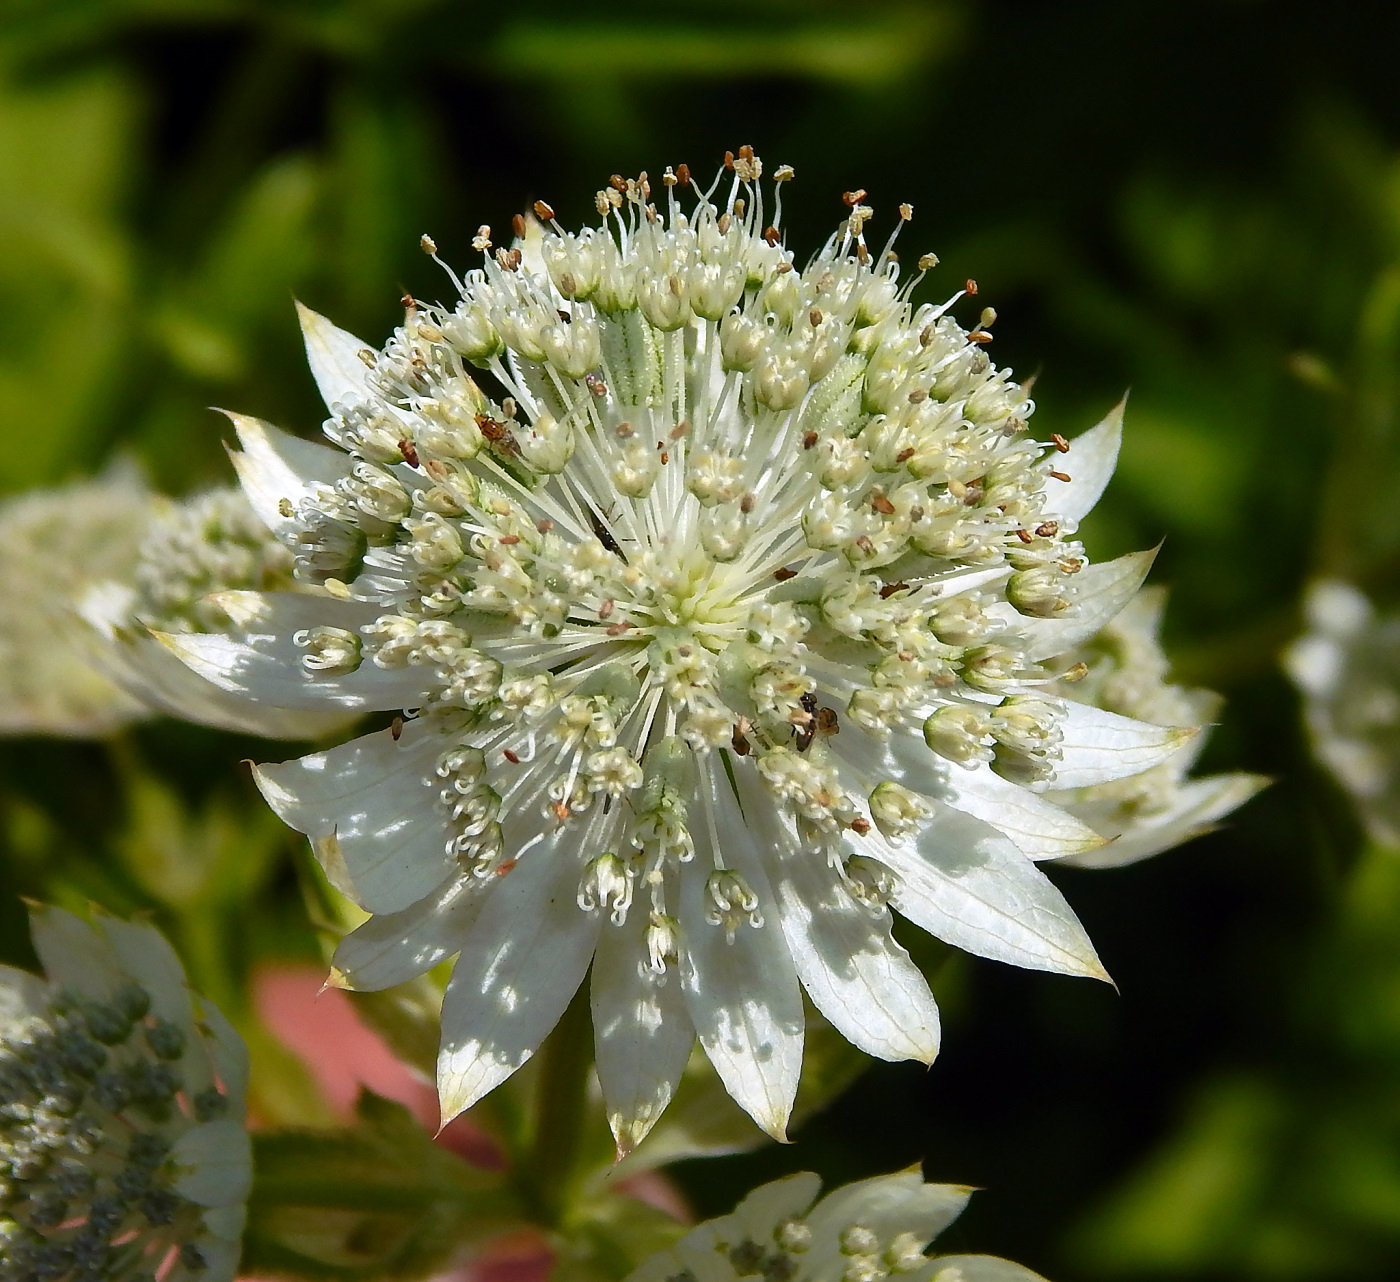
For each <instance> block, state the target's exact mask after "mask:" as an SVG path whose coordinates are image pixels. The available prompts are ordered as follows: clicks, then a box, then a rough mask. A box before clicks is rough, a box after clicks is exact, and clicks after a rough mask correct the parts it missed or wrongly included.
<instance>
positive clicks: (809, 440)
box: [802, 432, 820, 450]
mask: <svg viewBox="0 0 1400 1282" xmlns="http://www.w3.org/2000/svg"><path fill="white" fill-rule="evenodd" d="M819 439H820V437H818V436H817V434H816V433H815V432H803V433H802V448H803V449H804V450H810V449H811V448H812V447H813V446H814V445H816V443H817V441H818V440H819Z"/></svg>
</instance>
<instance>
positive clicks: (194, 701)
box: [81, 488, 347, 739]
mask: <svg viewBox="0 0 1400 1282" xmlns="http://www.w3.org/2000/svg"><path fill="white" fill-rule="evenodd" d="M293 586H294V584H293V580H292V557H291V553H290V552H288V551H287V549H286V548H284V547H283V546H282V544H280V543H279V542H278V541H277V540H276V539H275V538H273V536H272V534H271V532H270V531H269V530H268V528H267V526H266V525H264V524H263V522H262V521H260V520H259V519H258V517H257V516H256V515H255V514H254V512H253V509H252V508H251V507H250V506H249V504H248V500H247V499H246V498H245V497H244V496H243V494H242V492H241V491H240V490H238V489H236V488H228V489H220V490H211V491H209V492H208V493H205V494H199V495H196V496H194V497H193V498H189V499H185V500H182V501H179V502H176V501H172V500H161V501H160V504H159V506H158V507H157V508H156V509H155V513H154V515H153V516H152V518H151V520H150V522H149V525H148V527H147V529H146V533H145V537H144V538H143V539H142V540H141V545H140V549H139V552H138V553H137V555H136V557H135V558H134V565H133V566H132V567H129V568H128V569H127V573H126V574H125V575H123V576H121V577H114V578H111V579H108V580H106V581H105V582H102V583H100V584H98V585H97V586H95V587H94V588H92V589H91V590H90V591H88V592H87V593H86V594H85V596H84V599H83V601H82V604H81V608H82V613H83V616H84V617H85V618H86V619H87V621H88V623H90V624H91V625H92V626H93V627H94V628H96V629H97V631H98V632H99V633H100V634H101V635H102V637H103V638H104V640H105V642H106V644H105V645H102V646H99V647H95V648H94V662H95V663H96V664H97V665H98V666H99V667H100V669H101V670H102V671H103V672H104V673H105V674H106V675H107V676H108V677H110V678H111V679H112V680H113V681H114V682H116V683H117V684H118V685H119V686H120V687H121V688H122V689H123V690H125V691H126V693H127V694H128V695H130V696H131V697H132V698H133V699H136V700H139V701H140V702H141V703H143V704H145V705H146V706H147V707H148V708H150V709H151V710H152V711H155V712H163V713H165V714H166V715H168V716H172V717H178V718H179V719H181V720H183V721H195V722H199V723H200V724H202V725H209V726H215V727H217V728H218V729H221V730H232V731H235V732H242V733H247V734H257V735H263V736H265V737H267V738H271V739H314V738H317V737H318V736H320V735H323V734H325V733H328V732H330V731H332V730H336V729H343V728H344V727H345V725H346V722H347V717H346V715H345V714H343V713H334V712H331V713H327V712H324V711H321V712H315V711H307V710H306V709H304V708H303V709H291V710H288V709H284V708H276V707H269V706H267V705H264V704H254V703H250V702H249V701H248V700H247V699H244V698H239V697H237V696H233V695H230V694H229V693H228V692H227V691H226V690H222V689H220V688H219V687H218V686H216V685H214V684H212V683H211V682H209V681H206V680H204V679H203V678H202V677H199V676H196V675H195V674H194V673H193V672H192V671H191V670H190V669H189V668H188V667H187V666H186V665H185V664H183V663H181V662H180V661H179V660H178V659H176V658H175V657H174V656H173V655H172V654H171V653H170V651H169V650H168V649H167V648H166V647H165V646H164V645H162V644H161V643H160V642H159V641H157V640H156V638H155V637H154V636H153V635H152V631H153V630H154V631H158V632H162V633H171V632H175V633H189V632H208V633H217V632H219V631H221V630H222V629H224V628H225V627H227V626H228V623H229V619H228V617H227V615H226V614H225V612H224V611H223V610H222V609H221V608H220V607H219V605H218V603H217V598H216V596H215V595H214V594H216V593H218V592H224V591H242V590H250V589H252V590H278V589H282V590H286V589H291V588H292V587H293Z"/></svg>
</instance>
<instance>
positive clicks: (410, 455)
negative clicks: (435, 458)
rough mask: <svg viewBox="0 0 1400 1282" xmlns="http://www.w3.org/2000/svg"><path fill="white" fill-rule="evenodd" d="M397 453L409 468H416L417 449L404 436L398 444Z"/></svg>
mask: <svg viewBox="0 0 1400 1282" xmlns="http://www.w3.org/2000/svg"><path fill="white" fill-rule="evenodd" d="M399 453H400V454H402V455H403V461H404V462H405V463H407V464H408V465H409V467H417V466H418V450H417V447H416V446H415V445H414V444H413V442H412V441H410V440H409V439H408V437H406V436H405V437H404V438H403V439H402V440H401V441H400V442H399Z"/></svg>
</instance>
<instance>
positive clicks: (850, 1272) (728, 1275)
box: [627, 1171, 1043, 1282]
mask: <svg viewBox="0 0 1400 1282" xmlns="http://www.w3.org/2000/svg"><path fill="white" fill-rule="evenodd" d="M820 1188H821V1180H820V1179H819V1178H818V1177H817V1176H815V1175H812V1174H810V1173H808V1172H803V1173H802V1174H800V1175H790V1176H788V1177H787V1178H786V1179H782V1180H776V1181H774V1182H773V1183H772V1184H765V1185H763V1187H762V1188H758V1189H755V1190H754V1191H753V1192H752V1193H750V1194H749V1195H748V1197H746V1198H745V1199H744V1200H743V1201H742V1202H741V1203H740V1204H739V1205H738V1206H737V1207H735V1209H734V1210H733V1212H731V1213H730V1214H729V1215H724V1216H721V1217H720V1218H718V1219H714V1220H706V1221H705V1222H704V1223H703V1224H700V1225H697V1226H696V1227H695V1228H694V1229H692V1230H691V1231H690V1232H689V1233H688V1234H686V1236H685V1237H684V1238H682V1239H681V1240H680V1241H679V1242H678V1243H676V1245H675V1246H673V1247H671V1248H670V1249H669V1250H666V1251H659V1252H657V1254H655V1255H653V1256H652V1257H651V1258H650V1259H648V1260H647V1261H645V1262H644V1263H643V1264H642V1265H641V1266H640V1267H639V1268H637V1269H636V1270H635V1271H634V1272H633V1273H632V1274H631V1276H630V1277H629V1278H628V1279H627V1282H739V1280H740V1279H742V1278H761V1279H762V1280H763V1282H884V1279H886V1278H909V1279H914V1280H916V1282H1043V1279H1041V1278H1040V1275H1039V1274H1036V1273H1032V1272H1031V1271H1030V1270H1029V1269H1025V1268H1022V1267H1021V1266H1020V1265H1019V1264H1012V1263H1010V1262H1009V1261H1007V1260H1001V1259H997V1258H996V1257H994V1256H987V1255H957V1256H953V1255H944V1256H935V1257H929V1256H928V1255H927V1254H925V1249H926V1248H927V1246H928V1244H929V1243H930V1242H931V1241H932V1240H933V1239H934V1238H935V1237H937V1236H938V1234H940V1233H941V1232H942V1231H943V1230H944V1229H945V1228H947V1226H948V1225H949V1224H951V1223H952V1222H953V1221H954V1220H955V1219H957V1217H958V1215H959V1214H960V1213H961V1212H962V1209H963V1207H964V1206H966V1205H967V1201H968V1198H969V1197H970V1196H971V1194H972V1190H971V1189H970V1188H964V1187H961V1186H959V1185H956V1184H925V1183H924V1181H923V1180H922V1179H921V1178H920V1176H919V1174H918V1173H917V1172H915V1171H904V1172H901V1173H900V1174H898V1175H881V1176H877V1177H876V1178H875V1179H871V1180H862V1181H861V1182H860V1183H858V1184H847V1185H845V1186H844V1187H843V1188H839V1189H836V1190H834V1191H833V1192H831V1193H828V1194H827V1195H826V1196H825V1197H824V1198H821V1199H820V1200H815V1199H816V1197H817V1193H818V1191H819V1190H820Z"/></svg>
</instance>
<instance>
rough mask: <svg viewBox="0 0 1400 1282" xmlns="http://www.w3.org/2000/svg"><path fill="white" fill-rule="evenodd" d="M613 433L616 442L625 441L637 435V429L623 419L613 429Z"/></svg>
mask: <svg viewBox="0 0 1400 1282" xmlns="http://www.w3.org/2000/svg"><path fill="white" fill-rule="evenodd" d="M613 432H614V433H615V434H616V435H617V438H618V440H620V441H625V440H627V439H628V438H629V437H631V436H635V435H636V434H637V429H636V428H635V427H633V426H632V424H631V423H629V422H628V421H627V420H626V419H623V421H622V422H621V423H619V424H618V425H617V426H616V427H615V428H613Z"/></svg>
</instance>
